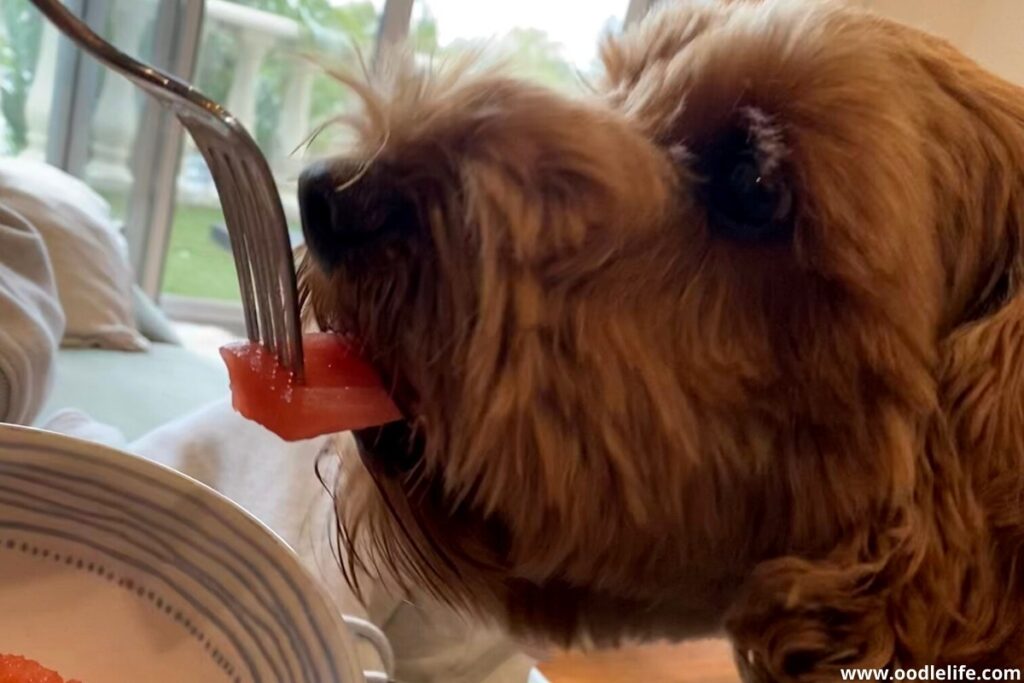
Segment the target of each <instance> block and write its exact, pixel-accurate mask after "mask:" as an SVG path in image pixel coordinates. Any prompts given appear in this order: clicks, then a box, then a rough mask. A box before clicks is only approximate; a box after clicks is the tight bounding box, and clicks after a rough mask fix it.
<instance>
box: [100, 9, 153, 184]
mask: <svg viewBox="0 0 1024 683" xmlns="http://www.w3.org/2000/svg"><path fill="white" fill-rule="evenodd" d="M152 7H153V6H152V4H151V2H149V1H143V0H120V1H119V2H114V3H111V13H112V17H111V19H112V22H111V24H112V25H113V35H112V36H111V38H112V42H113V43H114V45H116V46H117V47H118V48H120V49H121V50H124V51H125V52H127V53H128V54H131V55H137V54H139V48H140V42H141V40H142V36H143V33H144V32H145V30H146V26H147V24H148V21H149V20H150V18H151V17H152ZM140 106H141V96H140V94H139V90H138V88H136V87H135V86H134V85H133V84H132V83H131V82H130V81H128V80H127V79H125V78H124V77H122V76H120V75H118V74H115V73H113V72H112V71H109V70H108V71H107V72H106V73H105V74H104V77H103V88H102V90H101V92H100V96H99V100H98V101H97V103H96V109H95V110H94V112H93V118H92V131H91V132H92V145H91V148H90V154H89V163H88V164H87V165H86V167H85V176H86V178H87V179H88V180H89V182H90V183H92V184H93V185H95V186H96V187H99V188H103V189H113V190H123V189H125V188H127V187H128V186H129V185H131V182H132V170H131V158H132V148H133V146H134V144H135V132H136V130H137V129H138V124H139V108H140Z"/></svg>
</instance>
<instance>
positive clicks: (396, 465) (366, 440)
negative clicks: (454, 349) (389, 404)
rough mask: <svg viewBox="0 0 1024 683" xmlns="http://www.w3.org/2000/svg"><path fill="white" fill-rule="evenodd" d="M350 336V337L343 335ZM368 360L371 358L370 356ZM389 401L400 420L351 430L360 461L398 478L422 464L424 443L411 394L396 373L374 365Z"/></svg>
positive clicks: (381, 472) (411, 391) (379, 471)
mask: <svg viewBox="0 0 1024 683" xmlns="http://www.w3.org/2000/svg"><path fill="white" fill-rule="evenodd" d="M347 336H351V335H347ZM371 356H372V354H371ZM375 366H376V369H377V372H378V374H379V375H380V377H381V378H382V381H383V382H384V385H385V386H386V387H389V389H390V394H391V399H392V400H393V401H394V403H395V405H396V406H398V409H399V411H400V412H401V413H402V415H403V416H404V418H403V419H401V420H396V421H394V422H388V423H386V424H383V425H378V426H374V427H367V428H365V429H357V430H353V432H352V434H353V435H354V437H355V440H356V445H357V447H358V448H359V455H360V458H361V459H362V460H363V462H364V463H365V465H366V466H367V467H372V468H373V470H374V471H375V472H377V473H379V474H384V475H388V476H400V475H403V474H406V473H408V472H410V471H412V470H413V469H414V468H415V467H416V465H417V464H418V463H419V462H420V460H422V458H423V453H424V451H425V448H426V439H425V437H424V435H423V432H422V430H420V429H417V428H416V420H415V406H416V403H417V401H416V399H415V392H414V391H413V390H412V389H411V387H410V386H409V383H408V382H406V381H404V380H403V379H402V378H401V375H400V373H397V372H389V371H387V369H386V368H385V367H383V366H382V364H381V363H379V362H378V363H376V364H375Z"/></svg>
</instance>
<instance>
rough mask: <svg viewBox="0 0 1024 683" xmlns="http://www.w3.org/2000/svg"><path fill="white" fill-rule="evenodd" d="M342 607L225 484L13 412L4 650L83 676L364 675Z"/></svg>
mask: <svg viewBox="0 0 1024 683" xmlns="http://www.w3.org/2000/svg"><path fill="white" fill-rule="evenodd" d="M354 652H355V650H354V648H353V644H352V640H351V637H350V635H349V633H348V631H347V629H346V627H345V626H344V623H343V621H342V617H341V614H340V613H339V612H338V610H337V609H336V608H334V607H332V605H331V604H330V602H329V600H328V599H327V597H326V596H325V594H324V593H323V592H322V591H321V590H320V588H319V586H318V585H317V584H316V582H315V581H314V580H313V579H312V577H311V576H310V575H309V574H307V573H306V571H305V569H304V568H303V567H302V565H301V564H300V562H299V560H298V558H297V557H296V556H295V555H294V554H293V553H292V552H291V550H290V549H289V548H288V547H287V545H285V543H284V542H283V541H281V540H280V539H279V538H277V537H276V536H275V535H274V534H273V533H272V532H271V531H270V530H269V529H267V528H266V527H265V526H263V525H262V524H261V523H260V522H258V521H257V520H256V519H254V518H253V517H251V516H250V515H248V514H247V513H246V512H245V511H244V510H242V509H241V508H239V507H238V506H236V505H235V504H234V503H232V502H231V501H229V500H227V499H226V498H224V497H223V496H221V495H220V494H218V493H217V492H215V491H213V490H212V489H210V488H208V487H206V486H204V485H202V484H200V483H198V482H196V481H194V480H192V479H190V478H188V477H186V476H184V475H182V474H179V473H177V472H175V471H173V470H171V469H168V468H165V467H163V466H161V465H158V464H155V463H152V462H150V461H148V460H144V459H142V458H139V457H136V456H133V455H129V454H127V453H122V452H119V451H116V450H112V449H109V448H106V447H103V446H99V445H97V444H93V443H89V442H85V441H80V440H77V439H72V438H69V437H65V436H60V435H56V434H52V433H48V432H43V431H39V430H35V429H28V428H23V427H12V426H7V425H0V654H17V655H24V656H26V657H28V658H30V659H35V660H37V661H39V662H41V663H42V664H43V665H44V666H46V667H47V668H50V669H54V670H57V671H58V672H60V674H61V675H62V676H63V677H64V678H66V679H78V680H80V681H82V682H83V683H121V682H124V683H138V681H146V682H147V683H171V682H174V683H182V682H188V683H193V682H195V683H200V682H201V683H222V682H223V683H362V681H363V677H362V674H361V673H360V671H359V667H358V662H357V659H356V657H355V655H354Z"/></svg>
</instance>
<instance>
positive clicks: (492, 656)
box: [46, 399, 543, 683]
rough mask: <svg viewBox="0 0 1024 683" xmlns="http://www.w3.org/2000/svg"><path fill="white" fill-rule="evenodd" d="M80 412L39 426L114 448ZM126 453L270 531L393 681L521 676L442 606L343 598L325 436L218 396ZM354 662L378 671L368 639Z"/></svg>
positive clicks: (377, 594)
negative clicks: (367, 630)
mask: <svg viewBox="0 0 1024 683" xmlns="http://www.w3.org/2000/svg"><path fill="white" fill-rule="evenodd" d="M81 416H82V414H81V413H76V412H74V411H65V412H64V413H63V414H59V415H58V416H55V420H56V421H55V422H54V421H51V422H50V423H49V424H47V425H46V428H47V429H51V430H52V431H58V432H61V433H64V434H68V435H69V436H77V437H79V438H87V439H88V438H92V439H96V438H99V439H100V440H101V441H102V442H103V443H106V444H107V445H114V446H117V445H118V436H117V434H116V430H113V431H111V430H109V429H108V428H104V427H102V426H98V425H96V424H95V423H94V424H92V425H90V424H88V422H87V421H82V420H81ZM325 448H327V449H329V450H327V451H324V449H325ZM127 450H129V451H130V452H133V453H137V454H139V455H142V456H144V457H146V458H148V459H150V460H154V461H156V462H160V463H163V464H165V465H168V466H170V467H173V468H175V469H177V470H179V471H181V472H184V473H185V474H188V475H189V476H191V477H193V478H195V479H198V480H199V481H201V482H203V483H205V484H207V485H208V486H211V487H213V488H215V489H217V490H218V491H220V492H221V493H223V494H224V495H226V496H227V497H228V498H231V499H232V500H234V501H235V502H237V503H239V504H240V505H242V506H243V507H244V508H246V509H247V510H248V511H249V512H250V513H252V514H253V515H255V516H256V517H257V518H259V519H260V520H262V521H263V522H264V523H265V524H267V526H269V527H270V528H271V529H273V530H274V531H275V532H277V534H279V535H280V536H281V537H282V538H283V539H284V540H285V541H286V542H287V543H288V544H289V545H290V546H291V547H292V548H293V549H294V550H295V551H296V553H297V554H298V555H299V557H300V558H301V559H302V560H303V562H304V563H305V564H306V566H307V567H308V568H309V569H310V571H311V572H312V573H313V575H314V576H316V577H317V578H319V579H320V581H321V582H322V584H323V585H324V586H325V587H326V588H327V590H328V592H329V593H330V595H331V597H332V598H333V599H334V601H335V602H336V604H338V605H339V607H340V609H341V610H342V611H343V612H344V613H345V614H350V615H354V616H359V617H363V618H367V619H369V620H370V621H372V622H373V623H375V624H377V625H379V626H380V627H382V628H383V629H384V631H385V633H386V634H387V636H388V638H389V640H390V641H391V643H392V646H393V647H394V650H395V654H396V658H397V660H398V672H397V677H396V678H397V679H398V680H401V681H403V683H526V681H527V679H528V678H529V676H530V675H531V673H530V672H531V668H532V666H533V663H534V662H533V660H531V659H529V658H528V657H526V656H525V655H522V654H520V653H519V652H518V649H517V648H516V646H515V645H514V644H513V643H512V642H511V641H510V640H508V639H507V638H504V637H502V636H501V635H500V634H498V633H496V632H493V631H489V630H487V629H484V628H481V627H480V626H478V625H474V624H471V623H469V622H467V621H464V620H462V619H461V618H459V617H458V616H456V615H454V614H453V613H451V612H450V611H449V610H447V609H445V608H442V607H432V606H427V607H424V606H413V605H411V604H410V603H408V602H406V601H403V600H398V599H396V598H393V597H390V596H388V595H386V594H385V593H384V592H383V591H380V590H378V591H375V590H374V587H373V586H364V588H366V589H367V593H368V595H367V597H368V601H367V602H368V603H369V607H368V608H367V607H364V606H363V605H362V604H361V603H360V602H359V601H358V600H357V599H356V598H355V596H353V594H352V593H351V591H350V590H349V589H348V586H347V585H346V584H345V582H344V580H343V579H342V576H341V571H340V570H339V569H338V566H337V564H336V561H335V556H334V553H333V551H332V546H331V539H332V537H333V534H334V516H333V506H332V500H331V497H330V495H329V493H328V492H327V491H326V490H325V489H324V487H323V486H322V485H321V483H320V481H319V480H318V479H317V477H316V473H315V466H316V462H317V459H318V458H319V457H320V456H321V453H324V459H323V460H322V462H323V463H324V464H326V466H327V470H328V471H326V472H324V475H325V479H326V481H329V482H333V481H334V476H335V473H336V470H333V469H332V468H331V467H330V464H331V461H332V459H333V458H335V457H336V456H334V455H333V453H334V445H333V444H332V443H330V439H328V438H319V439H312V440H309V441H303V442H299V443H294V444H288V443H285V442H283V441H281V440H280V439H278V438H277V437H275V436H273V435H272V434H270V433H269V432H267V431H266V430H264V429H263V428H262V427H259V426H257V425H255V424H253V423H251V422H249V421H247V420H245V419H243V418H241V417H240V416H239V415H238V414H236V413H235V412H234V411H233V410H232V409H231V406H230V404H229V401H228V400H227V399H225V400H223V401H218V402H216V403H213V404H211V405H209V406H206V407H205V408H202V409H200V410H198V411H196V412H194V413H193V414H191V415H188V416H186V417H183V418H181V419H180V420H177V421H175V422H172V423H170V424H168V425H166V426H164V427H161V428H159V429H156V430H154V431H153V432H151V433H150V434H148V435H146V436H144V437H143V438H141V439H139V440H138V441H135V442H134V443H132V444H130V445H129V446H128V447H127ZM360 658H361V663H362V665H363V667H364V668H365V669H367V670H373V669H379V668H380V663H379V660H378V658H377V657H376V656H375V652H374V651H373V650H372V648H371V647H370V646H369V644H368V643H361V647H360ZM534 680H535V681H540V682H541V683H543V679H534Z"/></svg>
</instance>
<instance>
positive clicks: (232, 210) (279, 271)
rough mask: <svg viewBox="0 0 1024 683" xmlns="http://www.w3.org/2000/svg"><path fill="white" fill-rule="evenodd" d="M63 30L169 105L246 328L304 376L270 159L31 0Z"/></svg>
mask: <svg viewBox="0 0 1024 683" xmlns="http://www.w3.org/2000/svg"><path fill="white" fill-rule="evenodd" d="M32 4H34V5H35V6H36V7H37V8H38V9H39V11H41V12H42V13H43V14H44V15H45V16H46V17H47V18H48V19H49V20H50V21H51V22H53V24H54V25H55V26H56V27H57V28H58V29H60V31H61V32H62V33H64V35H66V36H67V37H68V38H70V39H71V40H72V41H74V42H75V43H76V44H77V45H78V46H79V47H81V48H82V49H83V50H85V51H86V52H87V53H89V54H90V55H92V56H93V57H95V58H96V59H97V60H98V61H99V62H100V63H102V64H104V65H105V66H107V67H109V68H111V69H113V70H114V71H117V72H118V73H120V74H121V75H123V76H125V77H126V78H128V79H129V80H131V81H132V82H133V83H135V85H137V86H139V87H140V88H142V89H143V90H145V91H146V92H147V93H149V94H150V95H152V96H153V97H155V98H156V99H157V100H159V101H160V102H161V103H162V104H164V105H165V106H166V107H168V108H169V109H170V110H171V111H172V112H174V114H175V115H176V116H177V117H178V120H179V121H181V123H182V125H184V126H185V129H186V130H188V132H189V134H190V135H191V136H192V139H193V140H194V141H195V144H196V147H197V148H198V149H199V151H200V153H201V154H202V155H203V158H204V159H206V164H207V166H209V168H210V173H211V174H212V175H213V181H214V184H215V185H216V187H217V194H218V196H219V197H220V202H221V206H222V207H223V209H224V219H225V222H226V224H227V229H228V235H229V237H230V238H231V251H232V254H233V255H234V259H235V268H236V269H237V270H238V284H239V286H240V288H241V292H242V307H243V309H244V311H245V328H246V332H247V334H248V336H249V339H250V340H251V341H255V342H260V343H261V344H263V345H264V346H265V347H266V348H267V349H269V350H270V351H271V352H272V353H273V354H274V355H275V356H277V358H278V359H279V360H280V362H281V364H282V365H284V366H285V367H286V368H288V369H290V370H291V371H292V372H293V373H294V374H295V376H296V377H297V378H298V379H300V380H301V379H302V372H303V359H302V330H301V325H300V321H299V309H298V296H297V291H296V290H297V287H296V278H295V264H294V261H293V259H292V251H291V243H290V241H289V239H288V223H287V221H286V220H285V216H284V209H283V208H282V206H281V197H280V195H279V194H278V192H277V186H276V185H275V184H274V177H273V175H272V174H271V172H270V166H269V165H268V164H267V160H266V159H265V158H264V156H263V153H262V152H260V149H259V147H257V145H256V143H255V141H253V139H252V137H251V136H250V135H249V133H248V132H247V131H246V130H245V127H244V126H242V124H241V123H240V122H239V121H238V119H236V118H235V117H234V116H232V115H231V114H230V113H229V112H228V111H227V110H225V109H224V107H222V106H220V105H219V104H217V103H216V102H214V101H212V100H211V99H209V98H208V97H206V96H205V95H203V94H202V93H200V92H199V91H197V90H196V89H195V88H193V87H192V86H191V85H189V84H188V83H185V82H184V81H182V80H180V79H178V78H176V77H174V76H172V75H170V74H168V73H165V72H163V71H161V70H160V69H157V68H155V67H152V66H149V65H147V64H144V63H142V62H140V61H138V60H136V59H133V58H132V57H129V56H128V55H126V54H124V53H123V52H121V51H120V50H118V49H117V48H116V47H114V46H113V45H111V44H110V43H108V42H107V41H106V40H104V39H103V38H101V37H100V36H99V35H97V34H96V33H95V32H94V31H93V30H92V29H90V28H89V27H88V26H87V25H86V24H85V23H84V22H82V21H81V20H80V19H78V18H77V17H76V16H75V15H74V14H72V13H71V12H70V11H68V9H67V8H65V7H64V5H62V4H61V3H60V1H59V0H32Z"/></svg>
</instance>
